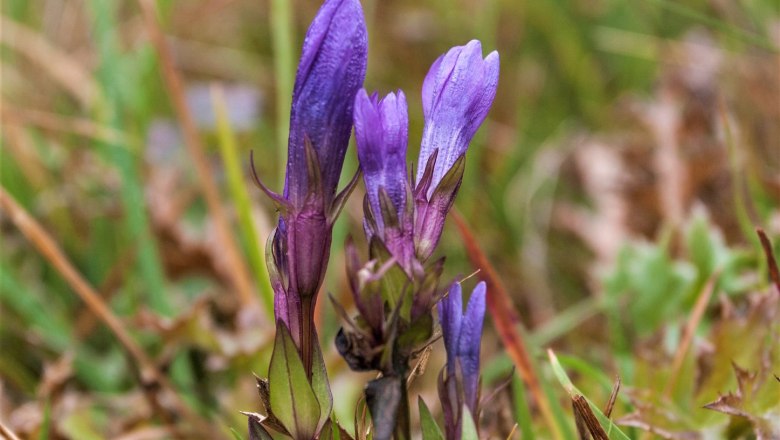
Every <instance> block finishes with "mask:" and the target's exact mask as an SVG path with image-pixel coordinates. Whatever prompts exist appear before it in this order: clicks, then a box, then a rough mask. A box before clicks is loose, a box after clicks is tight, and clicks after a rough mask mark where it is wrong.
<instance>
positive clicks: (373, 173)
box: [354, 90, 414, 266]
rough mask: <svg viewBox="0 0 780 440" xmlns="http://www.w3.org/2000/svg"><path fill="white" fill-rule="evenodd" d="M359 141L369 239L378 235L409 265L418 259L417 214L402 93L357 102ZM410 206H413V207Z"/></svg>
mask: <svg viewBox="0 0 780 440" xmlns="http://www.w3.org/2000/svg"><path fill="white" fill-rule="evenodd" d="M354 120H355V139H356V140H357V150H358V158H359V160H360V168H361V169H362V170H363V178H364V180H365V183H366V197H367V199H368V204H367V208H368V209H369V210H370V211H371V212H370V213H368V216H367V219H366V221H365V228H366V234H367V235H368V238H369V240H370V239H371V238H372V237H374V236H378V238H379V239H380V240H382V241H383V242H384V244H385V246H386V247H387V248H388V250H389V251H390V252H391V253H392V254H393V255H394V256H395V257H396V258H397V259H398V260H399V261H400V262H401V265H402V266H407V264H406V263H408V261H409V259H411V257H412V256H413V251H414V243H413V240H412V215H411V212H409V210H408V209H407V192H410V188H409V183H408V177H407V176H408V174H407V171H406V145H407V142H408V132H407V130H408V125H409V119H408V116H407V110H406V96H405V95H404V93H403V92H402V91H400V90H399V91H398V94H397V95H396V94H394V93H390V94H388V95H387V96H386V97H385V98H383V99H379V95H378V94H377V93H374V94H372V95H371V96H369V95H368V94H367V93H366V91H365V90H361V91H359V92H358V94H357V96H356V97H355V116H354ZM410 207H411V206H410Z"/></svg>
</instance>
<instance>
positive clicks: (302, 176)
mask: <svg viewBox="0 0 780 440" xmlns="http://www.w3.org/2000/svg"><path fill="white" fill-rule="evenodd" d="M367 57H368V40H367V33H366V23H365V20H364V18H363V9H362V8H361V6H360V2H359V1H358V0H327V1H326V2H325V4H323V5H322V7H321V8H320V10H319V12H317V16H316V17H315V18H314V21H312V23H311V26H309V31H308V32H307V33H306V39H305V40H304V42H303V53H302V54H301V60H300V63H299V64H298V72H297V74H296V76H295V87H294V88H293V98H292V109H291V111H290V137H289V145H288V152H287V175H286V179H285V185H284V196H285V198H286V199H288V200H290V202H291V203H292V204H293V205H296V206H302V205H303V204H305V203H306V201H307V200H306V199H307V198H310V197H311V196H312V195H313V194H312V190H313V189H315V188H316V187H318V186H319V187H320V188H316V189H317V190H318V191H317V194H314V195H316V196H317V197H321V198H322V199H323V200H322V201H323V202H324V204H325V205H326V207H327V206H328V205H330V203H331V202H332V201H333V198H334V196H335V194H336V186H337V185H338V182H339V178H340V176H341V168H342V165H343V164H344V155H345V153H346V151H347V144H348V143H349V136H350V132H351V130H352V105H353V103H354V98H355V94H356V93H357V91H358V90H359V89H360V88H361V87H362V85H363V80H364V79H365V77H366V61H367ZM307 141H309V142H311V146H312V147H313V148H314V151H315V152H316V153H317V154H316V157H317V162H318V165H319V167H320V169H319V170H318V171H319V174H320V175H319V176H318V177H319V179H320V180H321V182H313V180H316V179H315V176H313V175H312V170H310V169H309V166H310V163H309V160H308V159H307V153H306V148H307V147H306V143H307Z"/></svg>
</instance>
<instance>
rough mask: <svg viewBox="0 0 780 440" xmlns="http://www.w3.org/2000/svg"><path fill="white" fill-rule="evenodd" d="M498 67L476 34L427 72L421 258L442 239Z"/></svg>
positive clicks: (419, 197)
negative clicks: (486, 53)
mask: <svg viewBox="0 0 780 440" xmlns="http://www.w3.org/2000/svg"><path fill="white" fill-rule="evenodd" d="M498 67H499V60H498V52H495V51H493V52H491V53H490V54H489V55H488V56H487V57H486V58H484V59H483V58H482V45H481V44H480V42H479V41H477V40H472V41H470V42H469V43H468V44H467V45H465V46H458V47H454V48H452V49H450V51H449V52H447V53H446V54H444V55H442V56H441V57H439V59H437V60H436V61H435V62H434V63H433V65H432V66H431V70H430V71H429V72H428V75H427V76H426V77H425V81H424V82H423V91H422V101H423V113H424V115H425V127H424V129H423V139H422V144H421V147H420V157H419V160H418V167H417V179H416V181H417V182H416V187H415V204H416V205H417V211H418V213H417V217H416V221H415V240H416V246H417V254H418V256H419V257H420V258H421V259H426V258H428V257H429V256H430V255H431V253H432V252H433V249H434V248H435V247H436V244H437V243H438V242H439V238H440V236H441V231H442V228H443V227H444V220H445V218H446V215H447V212H448V211H449V209H450V208H451V207H452V203H453V201H454V199H455V194H456V193H457V191H458V188H459V187H460V182H461V180H462V175H463V157H464V155H465V153H466V149H467V148H468V146H469V142H471V139H472V138H473V137H474V134H475V133H476V132H477V129H478V128H479V126H480V125H481V124H482V122H483V121H484V120H485V117H486V116H487V113H488V110H490V106H491V104H492V103H493V98H494V97H495V96H496V87H497V86H498Z"/></svg>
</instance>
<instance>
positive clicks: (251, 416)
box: [243, 412, 273, 440]
mask: <svg viewBox="0 0 780 440" xmlns="http://www.w3.org/2000/svg"><path fill="white" fill-rule="evenodd" d="M243 414H244V415H245V416H247V419H248V425H249V427H248V430H249V440H273V437H271V434H269V433H268V431H266V430H265V428H264V427H263V425H262V423H263V420H264V417H263V416H262V415H260V414H257V413H246V412H245V413H243Z"/></svg>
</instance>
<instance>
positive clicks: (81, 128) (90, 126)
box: [0, 102, 130, 146]
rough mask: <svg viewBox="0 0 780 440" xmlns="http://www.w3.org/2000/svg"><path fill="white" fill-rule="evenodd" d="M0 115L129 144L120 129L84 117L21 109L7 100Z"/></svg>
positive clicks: (1, 108) (18, 122)
mask: <svg viewBox="0 0 780 440" xmlns="http://www.w3.org/2000/svg"><path fill="white" fill-rule="evenodd" d="M0 116H1V117H2V119H3V120H5V121H7V122H11V123H16V124H20V123H24V124H30V125H34V126H36V127H40V128H43V129H45V130H51V131H60V132H65V133H75V134H78V135H81V136H85V137H88V138H91V139H97V140H101V141H104V142H107V143H113V144H117V145H122V146H125V145H128V144H130V142H128V139H127V136H126V135H125V134H124V133H122V132H121V131H117V130H114V129H112V128H110V127H107V126H103V125H100V124H96V123H94V122H92V121H91V120H89V119H85V118H72V117H65V116H62V115H58V114H56V113H49V112H44V111H40V110H30V109H23V108H19V107H14V106H9V105H8V103H7V102H3V103H2V106H1V107H0Z"/></svg>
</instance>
